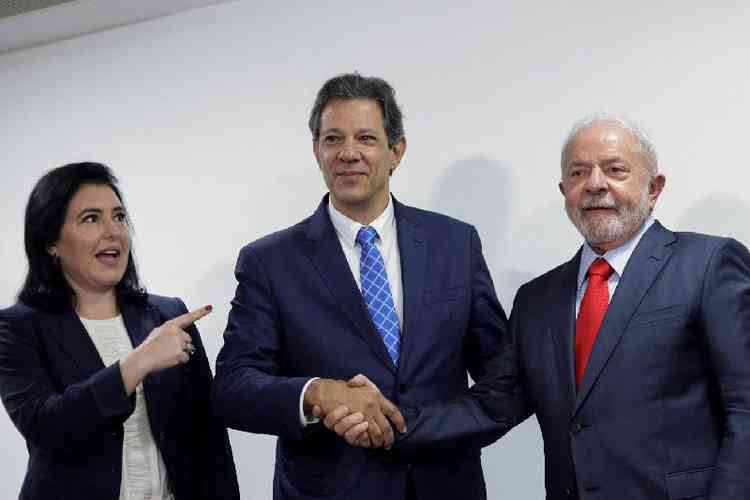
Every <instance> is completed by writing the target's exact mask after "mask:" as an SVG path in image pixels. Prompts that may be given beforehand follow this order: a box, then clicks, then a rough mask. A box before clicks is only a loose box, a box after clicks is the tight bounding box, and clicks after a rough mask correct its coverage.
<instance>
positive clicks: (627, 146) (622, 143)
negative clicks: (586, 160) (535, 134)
mask: <svg viewBox="0 0 750 500" xmlns="http://www.w3.org/2000/svg"><path fill="white" fill-rule="evenodd" d="M636 144H637V142H636V141H635V138H634V137H633V134H632V133H631V132H630V131H629V130H628V129H626V128H625V127H623V126H622V125H621V124H619V123H617V122H613V121H603V122H595V123H593V124H592V125H590V126H588V127H586V128H583V129H581V130H579V131H578V132H576V134H575V135H574V136H573V138H572V139H571V141H570V143H569V145H568V148H567V149H568V154H575V153H578V154H592V153H604V152H609V153H610V154H618V153H626V152H636V151H637V149H638V148H637V147H636Z"/></svg>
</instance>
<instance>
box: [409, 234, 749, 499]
mask: <svg viewBox="0 0 750 500" xmlns="http://www.w3.org/2000/svg"><path fill="white" fill-rule="evenodd" d="M579 259H580V252H579V253H578V254H577V255H576V256H575V257H574V258H573V259H572V260H571V261H569V262H567V263H565V264H563V265H561V266H559V267H557V268H555V269H553V270H552V271H550V272H548V273H546V274H544V275H543V276H541V277H539V278H537V279H535V280H533V281H531V282H530V283H528V284H526V285H524V286H523V287H522V288H521V289H520V290H519V291H518V294H517V296H516V300H515V303H514V306H513V312H512V314H511V333H512V337H509V338H506V341H507V342H508V345H507V346H506V348H505V349H503V351H502V352H501V354H500V355H499V356H498V357H496V359H495V360H494V362H493V364H494V366H493V368H492V374H491V375H490V376H489V377H488V378H487V379H485V380H483V381H482V382H481V383H479V384H477V385H475V386H474V388H473V390H472V397H469V398H464V399H463V400H462V401H461V402H460V403H456V402H454V403H451V404H446V405H442V406H439V407H430V408H425V409H424V410H423V411H421V412H420V413H419V415H418V417H416V419H415V425H414V426H413V427H412V429H411V430H410V432H411V433H412V435H410V436H408V437H407V439H405V440H404V442H402V443H399V446H401V447H402V448H403V450H404V451H408V450H410V449H411V450H414V449H416V450H422V451H424V450H425V449H429V447H431V446H432V447H434V446H435V444H436V442H440V443H442V444H446V443H452V444H454V445H456V444H459V443H463V444H465V445H467V444H470V445H477V444H482V443H481V441H482V440H483V439H484V440H486V438H487V436H492V431H493V429H494V430H495V432H496V433H502V432H504V431H505V430H507V428H508V426H509V425H512V423H514V421H516V422H517V421H519V420H521V419H523V418H525V416H526V415H528V414H529V413H530V412H535V413H536V416H537V419H538V421H539V425H540V427H541V430H542V435H543V437H544V451H545V462H546V464H545V465H546V474H545V476H546V477H545V479H546V488H547V498H548V499H550V500H552V499H554V500H563V499H568V498H576V497H578V498H580V499H581V500H593V499H602V500H605V499H606V500H620V499H622V500H647V499H648V500H657V499H687V498H690V499H699V498H710V499H712V500H739V499H748V498H750V474H748V472H750V254H748V251H747V249H746V248H745V247H744V246H742V245H741V244H739V243H738V242H736V241H734V240H731V239H726V238H716V237H711V236H705V235H700V234H693V233H673V232H671V231H668V230H666V229H664V228H663V227H662V226H661V225H660V224H659V223H658V222H657V223H655V224H654V225H653V226H652V227H651V228H649V230H648V231H647V232H646V234H645V235H644V236H643V238H642V239H641V241H640V242H639V244H638V246H637V247H636V249H635V251H634V252H633V254H632V256H631V258H630V261H629V262H628V264H627V267H626V268H625V271H624V272H623V275H622V277H621V280H620V282H619V284H618V286H617V289H616V291H615V294H614V296H613V297H612V300H611V302H610V305H609V308H608V310H607V313H606V316H605V318H604V321H603V323H602V326H601V329H600V332H599V335H598V337H597V340H596V344H595V346H594V350H593V352H592V355H591V358H590V360H589V364H588V366H587V369H586V373H585V375H584V379H583V382H582V386H581V389H580V391H578V392H576V389H575V381H574V369H573V367H574V361H573V359H574V358H573V345H574V332H575V294H576V278H577V274H578V267H579ZM511 341H514V342H513V343H512V345H511V343H510V342H511ZM481 410H483V411H481ZM468 412H473V414H474V415H478V420H477V421H476V422H475V423H474V424H473V426H472V425H469V424H467V423H466V419H465V415H466V413H468ZM489 417H494V418H495V419H496V421H494V422H493V421H492V418H489ZM436 422H440V430H441V431H442V433H440V434H439V435H437V436H436V432H435V427H436ZM496 436H497V434H495V435H494V436H493V437H496Z"/></svg>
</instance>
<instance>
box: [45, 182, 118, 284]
mask: <svg viewBox="0 0 750 500" xmlns="http://www.w3.org/2000/svg"><path fill="white" fill-rule="evenodd" d="M48 251H49V253H50V254H51V255H55V256H57V257H58V259H59V260H60V266H61V268H62V272H63V275H64V276H65V279H66V280H67V281H68V283H69V284H70V287H71V288H72V289H73V291H74V292H75V294H76V296H77V297H79V298H80V297H81V295H82V294H84V295H91V294H102V293H108V292H113V291H114V287H115V285H117V283H119V282H120V280H121V279H122V277H123V275H124V274H125V268H126V267H127V264H128V256H129V255H130V227H129V225H128V218H127V214H126V213H125V208H124V207H123V206H122V203H121V202H120V200H119V199H118V198H117V195H116V194H115V193H114V191H112V189H111V188H110V187H109V186H107V185H105V184H84V185H83V186H82V187H81V188H80V189H79V190H78V192H77V193H76V194H75V195H74V196H73V198H71V200H70V203H69V204H68V210H67V213H66V214H65V222H64V223H63V226H62V229H61V230H60V237H59V239H58V240H57V241H56V242H55V243H54V244H53V245H51V246H50V247H49V249H48Z"/></svg>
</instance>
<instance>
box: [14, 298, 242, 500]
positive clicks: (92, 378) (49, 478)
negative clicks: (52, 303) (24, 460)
mask: <svg viewBox="0 0 750 500" xmlns="http://www.w3.org/2000/svg"><path fill="white" fill-rule="evenodd" d="M120 310H121V312H122V315H123V320H124V322H125V326H126V327H127V330H128V334H129V335H130V339H131V341H132V343H133V345H134V346H137V345H139V344H140V343H141V342H143V340H145V339H146V337H147V336H148V334H149V333H150V332H151V330H152V329H154V328H156V327H157V326H159V325H161V324H162V323H163V322H164V321H166V320H167V319H171V318H173V317H175V316H178V315H180V314H183V313H185V312H187V310H186V308H185V305H184V304H183V303H182V301H181V300H180V299H176V298H174V299H173V298H166V297H159V296H156V295H149V296H148V299H147V301H146V303H144V304H138V305H136V304H121V305H120ZM187 331H188V333H189V334H190V335H191V337H192V338H193V345H194V346H195V347H196V349H197V351H196V353H195V355H194V356H193V357H192V359H191V360H190V362H188V363H186V364H185V365H181V366H179V367H175V368H170V369H166V370H162V371H160V372H157V373H153V374H151V375H149V376H148V377H146V379H145V380H144V382H143V384H144V390H145V396H146V401H147V405H148V416H149V422H150V424H151V431H152V433H153V436H154V439H155V441H156V444H157V446H158V447H159V449H160V451H161V454H162V457H163V458H164V463H165V465H166V467H167V472H168V477H169V481H170V484H171V486H172V490H173V492H174V494H175V498H176V500H190V499H205V500H208V499H232V500H234V499H239V489H238V487H237V479H236V476H235V471H234V461H233V459H232V452H231V449H230V447H229V440H228V437H227V432H226V429H224V428H222V427H220V426H218V425H217V424H216V423H215V422H213V421H212V419H211V418H209V399H210V395H209V391H210V384H211V369H210V368H209V365H208V360H207V359H206V354H205V351H204V350H203V345H202V343H201V340H200V335H199V334H198V331H197V330H196V329H195V327H190V328H188V330H187ZM0 395H1V396H2V400H3V403H4V404H5V408H6V409H7V410H8V414H9V415H10V418H11V420H12V421H13V423H14V424H15V425H16V427H17V428H18V430H19V431H21V434H23V436H24V438H25V439H26V444H27V447H28V450H29V464H28V469H27V471H26V478H25V480H24V483H23V486H22V488H21V494H20V498H21V499H22V500H49V499H53V498H54V499H61V500H68V499H69V500H78V499H81V498H95V499H97V500H99V499H101V500H106V499H111V500H116V499H117V498H119V493H120V482H121V473H122V468H121V467H122V444H123V426H122V423H123V422H124V421H125V420H126V419H127V418H128V416H130V414H131V413H132V412H133V410H134V409H135V398H134V396H131V397H127V396H126V395H125V388H124V385H123V381H122V376H121V375H120V367H119V363H115V364H113V365H111V366H108V367H105V366H104V364H103V363H102V360H101V357H100V356H99V354H98V353H97V351H96V347H95V346H94V343H93V342H92V341H91V338H90V337H89V336H88V334H87V333H86V330H85V329H84V327H83V325H82V324H81V322H80V320H79V319H78V316H76V314H75V313H74V312H73V311H72V310H69V311H67V312H64V313H45V312H42V311H40V310H38V309H35V308H31V307H29V306H26V305H24V304H22V303H18V304H16V305H14V306H13V307H10V308H8V309H4V310H2V311H0Z"/></svg>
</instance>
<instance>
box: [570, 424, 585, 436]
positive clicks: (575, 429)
mask: <svg viewBox="0 0 750 500" xmlns="http://www.w3.org/2000/svg"><path fill="white" fill-rule="evenodd" d="M582 429H583V425H581V422H575V423H573V428H572V429H571V430H572V431H573V434H578V433H579V432H581V430H582Z"/></svg>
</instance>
